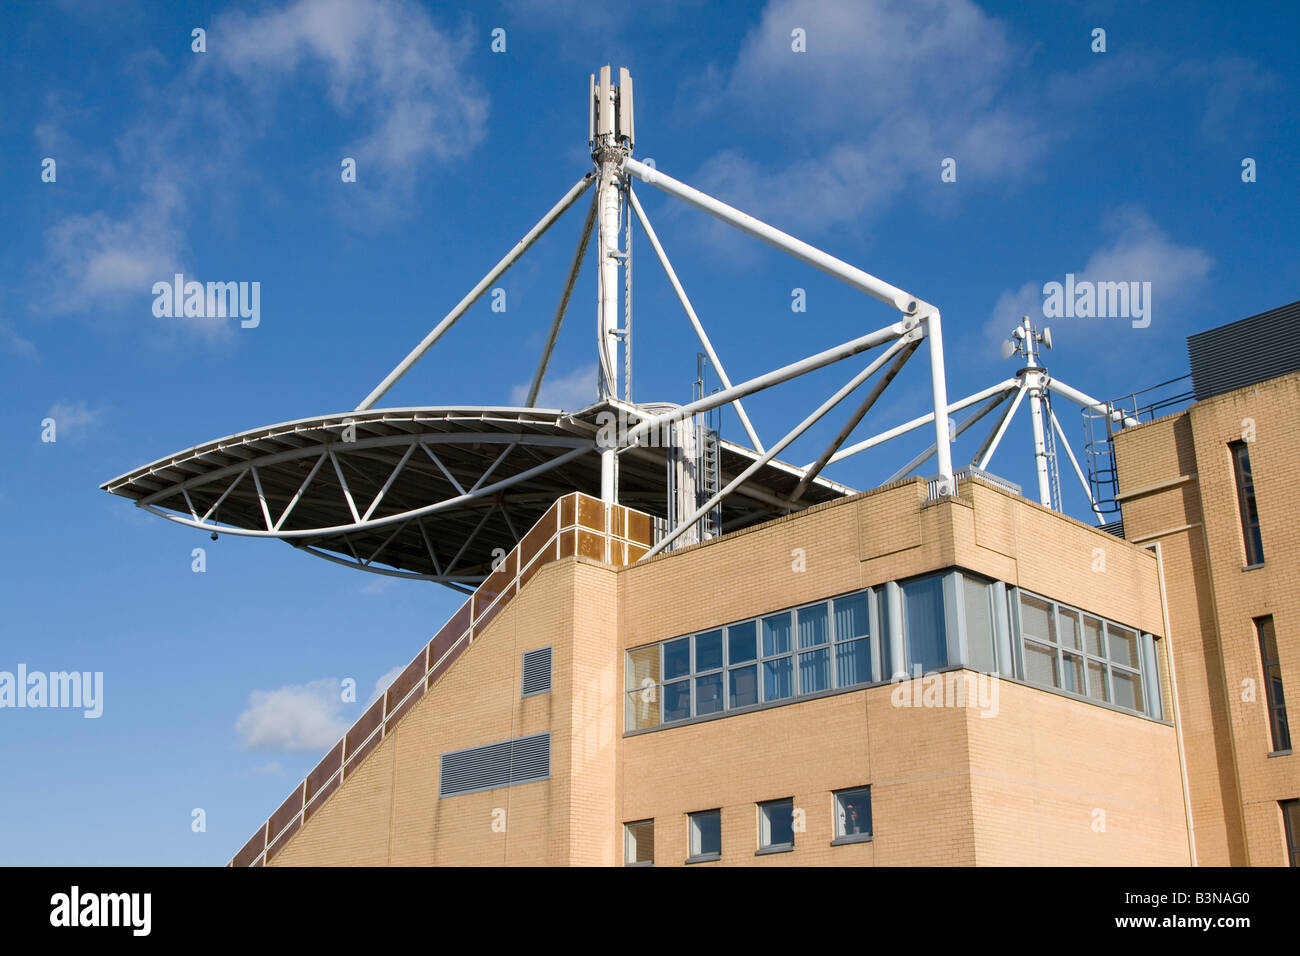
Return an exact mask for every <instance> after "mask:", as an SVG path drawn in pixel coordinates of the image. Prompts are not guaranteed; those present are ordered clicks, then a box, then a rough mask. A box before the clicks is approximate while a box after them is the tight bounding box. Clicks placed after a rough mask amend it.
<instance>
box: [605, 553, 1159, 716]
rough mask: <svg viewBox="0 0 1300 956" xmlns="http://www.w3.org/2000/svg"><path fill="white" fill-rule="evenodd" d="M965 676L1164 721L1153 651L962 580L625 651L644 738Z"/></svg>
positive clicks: (1141, 639) (1086, 618)
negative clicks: (723, 717) (846, 693)
mask: <svg viewBox="0 0 1300 956" xmlns="http://www.w3.org/2000/svg"><path fill="white" fill-rule="evenodd" d="M950 665H952V666H955V665H962V666H965V667H968V668H970V669H972V670H976V671H981V672H984V673H991V674H1001V675H1003V676H1008V677H1015V678H1018V679H1021V680H1024V681H1026V682H1027V683H1031V684H1035V685H1038V686H1040V687H1049V688H1053V689H1057V690H1061V691H1064V692H1066V693H1069V694H1073V695H1076V696H1079V697H1082V698H1086V699H1091V700H1094V701H1097V702H1100V703H1105V704H1109V705H1111V706H1115V707H1119V708H1122V709H1124V710H1128V711H1133V712H1136V713H1140V714H1146V715H1148V716H1153V717H1156V718H1161V717H1162V716H1163V711H1162V708H1161V706H1160V691H1159V686H1160V684H1159V673H1158V663H1157V655H1156V654H1155V645H1154V638H1152V637H1151V636H1150V635H1146V634H1140V633H1139V632H1138V631H1136V630H1134V629H1133V628H1129V627H1124V626H1123V625H1120V624H1117V623H1115V622H1113V621H1108V620H1105V619H1104V618H1100V617H1097V616H1096V615H1093V614H1089V613H1087V612H1085V611H1081V610H1079V609H1077V608H1073V607H1069V606H1067V605H1063V604H1059V603H1057V602H1054V601H1050V600H1047V599H1046V598H1042V597H1039V596H1038V595H1035V594H1031V593H1030V592H1028V591H1022V590H1020V589H1019V588H1014V587H1009V586H1007V585H1005V584H1002V583H1001V582H996V581H989V580H986V579H984V578H981V577H978V576H976V575H972V574H969V573H967V572H964V571H949V572H946V573H943V574H935V575H928V576H925V577H921V578H915V579H912V580H909V581H903V582H890V583H887V584H885V585H882V586H879V587H874V588H867V589H866V590H863V591H858V592H855V593H852V594H846V595H842V596H840V597H836V598H833V599H830V600H826V601H818V602H816V603H814V604H808V605H805V606H803V607H797V608H792V609H790V610H787V611H779V612H777V613H775V614H767V615H763V616H762V617H756V618H751V619H749V620H745V621H738V622H736V623H734V624H729V625H726V626H725V627H716V628H711V629H709V630H706V631H701V632H699V633H697V634H690V635H686V636H684V637H679V638H674V639H672V640H669V641H664V642H662V643H659V644H651V645H647V646H645V647H638V648H634V649H632V650H630V651H628V652H627V675H626V681H627V683H626V692H627V698H626V715H627V717H626V729H627V730H629V731H635V730H644V729H649V728H653V727H658V726H661V725H664V724H671V723H677V722H680V721H685V720H689V719H692V718H698V717H708V716H712V715H717V714H722V713H724V712H727V711H738V710H746V709H751V708H755V707H760V706H764V705H769V704H779V703H783V702H787V701H790V700H795V699H798V698H801V697H807V696H809V695H815V694H821V693H825V692H828V691H837V690H850V689H854V688H859V687H863V686H866V685H869V684H873V683H880V682H883V681H886V680H889V679H890V678H891V676H898V677H904V676H909V677H910V676H916V675H918V674H923V673H930V672H933V671H936V670H940V669H942V668H945V667H948V666H950Z"/></svg>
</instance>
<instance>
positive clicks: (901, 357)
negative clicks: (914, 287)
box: [790, 338, 921, 504]
mask: <svg viewBox="0 0 1300 956" xmlns="http://www.w3.org/2000/svg"><path fill="white" fill-rule="evenodd" d="M920 344H921V340H920V339H919V338H918V339H917V340H916V341H914V342H913V343H912V344H911V345H910V346H908V347H907V348H905V349H903V350H902V351H901V352H899V353H898V357H897V358H895V359H894V361H893V364H892V365H890V366H889V368H887V369H885V371H884V374H882V375H881V376H880V378H878V379H876V381H875V382H873V383H872V385H871V390H870V391H868V392H867V395H866V397H865V398H864V399H863V400H862V403H861V404H860V405H858V407H857V408H856V409H855V410H854V412H853V414H852V415H850V416H849V418H848V421H846V422H845V423H844V424H843V425H842V426H841V427H840V430H839V431H838V432H837V433H836V435H835V437H834V438H833V439H831V443H830V444H829V445H827V446H826V450H825V451H823V452H822V453H821V456H820V457H819V458H818V459H817V460H816V461H815V462H813V464H812V467H810V468H808V469H807V470H806V471H805V472H804V476H803V477H802V478H800V479H799V484H797V485H795V488H794V491H792V492H791V493H790V502H791V503H792V504H793V503H794V502H796V501H798V500H799V499H800V498H802V497H803V493H804V492H805V491H807V490H808V486H809V485H810V484H812V483H813V481H814V480H815V479H816V477H817V476H818V475H819V474H821V471H822V469H823V468H825V467H826V463H827V462H828V461H830V459H831V455H833V454H835V451H836V449H838V448H839V447H840V445H842V444H844V440H845V439H846V438H848V437H849V435H850V434H851V433H852V431H853V429H855V428H857V427H858V423H859V422H861V421H862V418H863V416H864V415H866V414H867V412H868V411H870V410H871V407H872V406H873V405H875V404H876V400H877V399H879V398H880V396H881V394H882V393H883V392H884V391H885V389H886V388H888V387H889V383H890V382H892V381H893V380H894V377H895V376H897V375H898V373H899V372H900V371H902V369H903V366H904V365H905V364H907V360H908V359H909V358H911V357H912V353H913V352H915V351H916V349H917V347H918V346H919V345H920Z"/></svg>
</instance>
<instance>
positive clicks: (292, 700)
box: [235, 677, 348, 751]
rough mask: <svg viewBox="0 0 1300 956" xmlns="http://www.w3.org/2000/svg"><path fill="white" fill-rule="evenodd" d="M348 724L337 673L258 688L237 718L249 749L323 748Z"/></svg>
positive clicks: (237, 723) (238, 728) (336, 738)
mask: <svg viewBox="0 0 1300 956" xmlns="http://www.w3.org/2000/svg"><path fill="white" fill-rule="evenodd" d="M347 727H348V723H347V721H346V720H345V719H344V717H343V698H342V692H341V685H340V682H339V680H338V679H337V678H334V677H326V678H322V679H321V680H315V681H311V682H309V683H306V684H289V685H287V686H285V687H281V688H279V689H278V690H255V691H253V692H252V693H251V694H250V695H249V697H248V708H247V709H246V710H245V711H244V712H243V713H242V714H240V715H239V719H238V720H236V721H235V730H236V732H238V734H239V736H240V739H241V741H242V743H243V746H244V747H245V749H248V750H254V749H256V750H272V751H287V750H320V749H322V748H324V747H329V746H332V745H333V744H334V743H335V742H337V741H338V739H339V738H340V737H342V736H343V732H344V731H345V730H347Z"/></svg>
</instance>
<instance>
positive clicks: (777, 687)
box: [763, 657, 794, 700]
mask: <svg viewBox="0 0 1300 956" xmlns="http://www.w3.org/2000/svg"><path fill="white" fill-rule="evenodd" d="M793 693H794V665H792V664H791V663H790V658H788V657H778V658H777V659H776V660H773V661H764V662H763V700H784V699H785V698H787V697H789V696H790V695H791V694H793Z"/></svg>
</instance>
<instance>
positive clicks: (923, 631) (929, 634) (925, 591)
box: [903, 577, 948, 673]
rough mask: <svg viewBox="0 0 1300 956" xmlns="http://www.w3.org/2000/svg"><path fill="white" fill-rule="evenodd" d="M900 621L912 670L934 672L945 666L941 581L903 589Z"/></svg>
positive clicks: (910, 584)
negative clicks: (904, 633)
mask: <svg viewBox="0 0 1300 956" xmlns="http://www.w3.org/2000/svg"><path fill="white" fill-rule="evenodd" d="M903 620H904V621H905V622H906V623H905V632H906V636H907V648H908V654H909V657H910V660H909V661H908V663H909V665H910V666H911V667H912V668H916V667H920V669H921V671H922V672H923V673H924V672H928V671H935V670H938V669H939V668H941V667H946V666H947V665H948V635H947V630H946V628H945V627H944V615H943V578H941V577H933V578H924V579H922V580H920V581H909V582H908V583H906V584H904V585H903Z"/></svg>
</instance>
